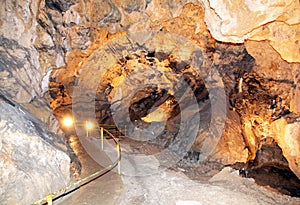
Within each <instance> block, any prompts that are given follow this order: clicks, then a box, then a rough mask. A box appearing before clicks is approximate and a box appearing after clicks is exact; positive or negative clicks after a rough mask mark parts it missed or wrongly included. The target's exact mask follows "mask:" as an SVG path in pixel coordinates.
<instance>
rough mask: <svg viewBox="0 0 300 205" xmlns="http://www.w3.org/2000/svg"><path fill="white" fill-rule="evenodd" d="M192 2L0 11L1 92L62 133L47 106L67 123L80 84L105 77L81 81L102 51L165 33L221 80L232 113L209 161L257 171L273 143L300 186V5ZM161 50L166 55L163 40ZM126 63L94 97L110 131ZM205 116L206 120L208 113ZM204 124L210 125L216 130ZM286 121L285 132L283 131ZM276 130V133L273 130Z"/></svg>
mask: <svg viewBox="0 0 300 205" xmlns="http://www.w3.org/2000/svg"><path fill="white" fill-rule="evenodd" d="M188 2H190V1H188V0H186V1H181V0H176V1H165V0H152V1H148V0H139V1H121V0H115V1H108V0H103V1H100V2H99V1H95V0H92V1H81V0H68V1H57V0H42V1H30V0H24V1H14V0H10V1H2V2H1V3H0V4H1V12H0V17H1V18H0V20H1V21H0V27H1V29H0V42H1V43H0V66H1V67H0V79H1V81H0V89H1V91H2V92H3V93H4V94H5V95H6V96H7V97H8V98H12V99H14V100H15V101H16V102H17V103H21V104H22V105H24V106H25V107H26V108H28V109H29V110H30V112H32V113H33V114H35V115H36V116H37V117H38V118H39V119H42V120H43V121H45V122H47V123H48V124H49V125H50V127H51V128H53V130H57V127H58V123H57V121H56V120H55V119H54V118H53V116H52V114H51V112H52V110H50V109H49V101H50V104H51V108H52V109H53V110H54V112H56V113H55V114H56V116H57V117H62V116H63V115H64V114H71V112H72V97H73V91H74V88H75V87H76V86H77V85H78V77H79V76H81V77H82V78H84V79H86V84H89V83H90V82H92V79H94V80H95V79H96V80H97V78H98V77H99V76H97V75H94V76H93V74H95V73H89V72H86V73H85V72H83V71H82V68H83V66H84V65H85V64H88V63H87V62H89V61H91V62H90V65H93V63H92V61H93V59H91V58H92V57H93V56H96V55H95V54H97V52H98V51H99V48H100V47H101V46H103V45H104V44H106V43H109V42H111V41H112V40H113V39H116V38H118V37H119V36H122V35H125V33H127V34H128V36H129V37H131V38H134V39H135V40H136V42H137V44H139V45H143V44H144V43H145V42H146V41H147V40H148V39H149V38H150V37H151V35H152V31H155V32H157V31H163V32H169V33H171V34H172V35H173V34H174V35H178V36H181V37H184V38H186V41H187V42H190V41H192V42H194V43H196V44H197V46H199V47H200V48H201V50H202V51H203V56H205V58H206V59H205V61H204V64H203V67H205V68H208V67H210V66H212V65H213V66H215V67H216V68H217V69H218V71H219V72H220V75H221V77H222V79H223V82H224V89H225V93H226V96H227V105H228V107H227V110H223V111H224V112H227V120H226V124H225V130H224V132H223V134H222V138H221V139H220V141H219V144H218V146H217V150H216V152H215V153H214V155H213V160H220V161H222V162H223V163H224V164H231V163H234V162H247V161H251V160H253V159H255V157H256V153H257V151H259V149H260V148H261V146H263V145H264V143H265V142H264V140H265V139H266V138H272V139H274V140H275V141H276V143H277V144H278V145H279V147H280V148H281V149H282V153H283V155H284V156H285V157H286V159H287V161H288V162H289V166H290V168H291V169H292V170H293V171H294V172H295V173H296V174H297V176H298V177H299V171H298V170H299V157H298V156H300V155H299V153H300V150H299V146H300V142H299V140H297V139H299V137H298V138H297V129H298V127H299V126H298V125H297V123H298V121H299V115H300V107H299V105H300V94H299V93H300V91H299V89H300V87H299V76H300V74H299V70H300V69H299V39H298V38H299V35H298V33H299V25H300V24H299V2H298V1H297V0H276V1H273V2H269V1H268V2H267V3H266V4H260V3H258V1H244V2H242V4H243V5H236V4H235V2H234V1H228V2H226V1H215V0H206V1H193V3H188ZM239 3H241V2H239ZM206 25H207V26H206ZM207 27H208V28H207ZM12 31H13V32H12ZM212 36H213V37H214V38H215V39H217V40H219V42H216V40H215V39H214V38H212ZM264 40H266V41H264ZM220 41H225V42H234V43H237V42H238V43H241V44H234V43H222V42H220ZM159 42H160V44H159V46H161V47H162V50H164V48H163V43H166V42H167V41H166V39H160V41H159ZM243 42H245V43H243ZM169 43H171V44H172V43H173V44H174V42H169ZM273 48H274V49H275V50H277V52H278V53H279V54H280V56H279V55H278V54H277V53H276V52H275V51H274V49H273ZM107 52H108V53H111V52H113V51H112V50H109V51H107ZM130 55H132V53H126V51H124V53H122V56H127V57H129V56H130ZM157 55H158V56H155V57H157V58H158V59H164V58H165V57H166V56H164V53H163V52H162V53H160V54H157ZM100 57H101V56H100ZM121 59H122V58H118V59H117V60H121ZM282 59H285V60H282ZM168 60H170V59H168ZM173 60H174V59H173ZM289 62H294V63H289ZM297 62H298V63H297ZM122 63H124V62H118V63H116V64H115V65H114V66H116V67H115V70H117V71H118V72H115V73H106V76H105V78H107V79H105V80H106V81H105V82H106V85H105V86H106V87H105V86H104V87H102V88H103V89H102V90H101V89H100V87H101V86H99V90H98V91H99V92H98V93H97V95H96V96H95V100H96V102H97V103H98V104H97V105H99V107H100V105H101V106H102V107H101V108H97V109H99V110H97V115H98V117H99V118H102V117H103V119H104V121H106V122H112V118H111V114H110V101H109V93H110V92H112V93H113V92H114V91H113V87H112V85H111V83H112V84H113V85H114V86H116V85H117V82H118V81H119V80H120V78H122V76H123V77H124V76H125V75H123V74H124V73H123V74H120V73H119V71H120V70H121V69H122V68H124V67H122V65H121V64H122ZM169 63H170V66H171V67H172V66H173V67H175V69H174V72H178V71H180V69H182V65H184V64H180V63H179V61H178V59H175V60H174V61H173V62H172V61H171V60H170V61H169ZM85 66H86V65H85ZM118 69H119V70H118ZM110 74H111V75H110ZM103 75H104V74H103ZM120 76H121V77H120ZM141 76H142V75H141ZM49 77H50V81H49ZM189 79H193V78H189ZM109 83H110V84H109ZM193 85H196V84H193ZM116 87H117V86H116ZM200 87H201V86H200ZM202 87H204V86H202ZM103 91H104V92H103ZM106 92H107V93H108V94H106ZM129 92H130V91H128V93H129ZM153 93H155V92H153ZM49 94H50V95H51V99H50V95H49ZM144 94H147V93H146V92H144ZM148 94H149V93H148ZM203 94H204V95H207V93H206V94H205V92H203ZM202 97H203V96H202ZM153 99H157V98H153ZM208 104H209V103H208ZM142 105H143V106H144V105H146V103H144V104H142ZM132 108H134V106H132ZM205 108H207V110H208V112H210V111H209V106H208V107H205ZM134 109H135V108H134ZM137 110H138V109H136V111H135V113H137ZM147 111H148V109H147V110H146V111H145V110H139V112H141V113H140V114H142V115H141V116H139V117H144V114H147ZM148 114H149V113H148ZM207 116H208V117H207ZM207 116H206V117H207V119H204V121H206V123H208V121H209V120H210V119H209V115H207ZM282 118H284V122H285V121H286V122H285V123H279V125H278V124H277V123H278V122H279V121H278V120H281V119H282ZM275 125H276V126H277V125H278V126H277V128H278V130H280V131H278V132H274V131H273V130H272V129H273V127H274V126H275ZM205 126H208V124H206V125H205ZM292 128H293V129H292ZM295 128H297V129H295ZM283 130H284V132H283ZM291 131H292V134H291V133H290V132H291ZM165 137H166V138H167V137H168V136H165ZM287 139H289V140H287ZM168 140H169V139H168ZM202 140H203V139H202V138H201V137H200V138H198V140H196V142H195V144H194V146H193V149H194V151H196V152H198V151H200V150H201V146H202ZM290 143H292V144H293V145H294V146H293V145H290Z"/></svg>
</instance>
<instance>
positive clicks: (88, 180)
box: [33, 127, 121, 205]
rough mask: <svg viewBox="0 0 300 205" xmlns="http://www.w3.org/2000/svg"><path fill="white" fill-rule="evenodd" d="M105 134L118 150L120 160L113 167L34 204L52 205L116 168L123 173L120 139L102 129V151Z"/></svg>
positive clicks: (106, 168) (110, 166)
mask: <svg viewBox="0 0 300 205" xmlns="http://www.w3.org/2000/svg"><path fill="white" fill-rule="evenodd" d="M104 132H106V133H107V134H108V135H109V136H110V137H111V138H112V139H113V141H114V143H115V144H116V149H117V152H118V158H117V160H116V161H115V162H114V163H112V164H111V165H109V166H107V167H105V168H103V169H102V170H99V171H97V172H95V173H93V174H91V175H89V176H87V177H85V178H83V179H80V180H79V181H77V182H74V183H72V184H70V185H68V186H67V187H65V188H63V189H60V190H58V191H56V192H53V193H51V194H48V195H47V196H45V197H44V198H42V199H40V200H38V201H36V202H34V203H33V204H35V205H37V204H39V205H41V204H48V205H52V204H53V201H54V200H57V199H59V198H60V197H63V196H66V195H68V194H70V193H72V192H73V191H75V190H77V189H78V188H80V187H82V186H84V185H86V184H88V183H89V182H91V181H93V180H94V179H96V178H98V177H101V176H103V175H104V174H106V173H108V172H109V171H111V170H112V169H114V168H115V167H116V166H118V173H119V174H120V173H121V167H120V162H121V147H120V144H119V141H118V139H117V138H116V137H115V136H114V135H113V134H111V133H110V131H109V130H107V129H105V128H103V127H100V135H101V144H102V149H103V136H104Z"/></svg>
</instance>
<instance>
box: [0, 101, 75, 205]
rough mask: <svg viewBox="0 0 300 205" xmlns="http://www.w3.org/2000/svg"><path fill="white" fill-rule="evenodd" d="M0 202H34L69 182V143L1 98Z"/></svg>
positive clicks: (16, 106) (19, 108)
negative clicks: (67, 148) (67, 152)
mask: <svg viewBox="0 0 300 205" xmlns="http://www.w3.org/2000/svg"><path fill="white" fill-rule="evenodd" d="M0 112H1V116H0V160H1V163H0V173H1V179H0V183H1V191H0V201H1V204H31V203H33V202H34V201H36V200H39V199H41V198H43V197H45V196H46V195H48V194H49V193H52V192H54V191H57V190H59V189H61V188H63V187H65V186H67V185H68V184H69V183H70V158H69V156H68V155H67V154H66V153H65V152H66V151H67V150H66V146H65V144H64V143H63V142H61V141H60V140H59V139H58V138H57V137H56V136H54V135H53V134H52V133H50V132H47V130H46V129H45V125H44V124H43V123H42V122H40V121H38V120H36V119H35V118H34V117H33V116H32V115H31V114H29V113H28V112H27V111H25V110H22V108H21V107H18V105H15V104H9V103H7V102H5V101H2V100H1V101H0Z"/></svg>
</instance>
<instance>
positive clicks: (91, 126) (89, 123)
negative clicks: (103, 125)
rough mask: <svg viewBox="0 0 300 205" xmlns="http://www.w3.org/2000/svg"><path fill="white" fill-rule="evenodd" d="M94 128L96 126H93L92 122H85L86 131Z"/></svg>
mask: <svg viewBox="0 0 300 205" xmlns="http://www.w3.org/2000/svg"><path fill="white" fill-rule="evenodd" d="M93 127H94V125H93V123H92V122H90V121H86V122H85V129H86V130H92V129H93Z"/></svg>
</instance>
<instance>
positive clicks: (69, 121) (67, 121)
mask: <svg viewBox="0 0 300 205" xmlns="http://www.w3.org/2000/svg"><path fill="white" fill-rule="evenodd" d="M62 123H63V125H64V126H66V127H71V126H72V125H73V123H74V121H73V119H72V117H65V118H64V119H63V121H62Z"/></svg>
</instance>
